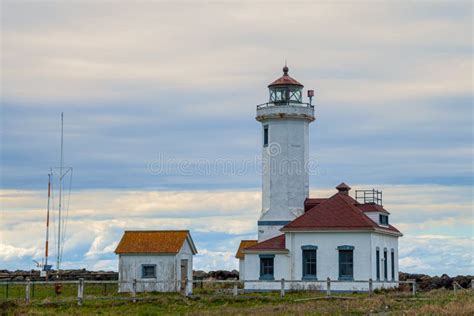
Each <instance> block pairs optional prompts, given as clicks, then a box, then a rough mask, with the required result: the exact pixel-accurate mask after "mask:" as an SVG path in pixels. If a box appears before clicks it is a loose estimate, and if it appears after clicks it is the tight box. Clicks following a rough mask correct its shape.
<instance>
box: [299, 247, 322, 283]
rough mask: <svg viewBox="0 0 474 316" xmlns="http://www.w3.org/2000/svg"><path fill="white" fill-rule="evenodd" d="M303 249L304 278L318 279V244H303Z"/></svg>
mask: <svg viewBox="0 0 474 316" xmlns="http://www.w3.org/2000/svg"><path fill="white" fill-rule="evenodd" d="M301 249H302V250H303V279H316V251H317V249H318V247H317V246H302V247H301Z"/></svg>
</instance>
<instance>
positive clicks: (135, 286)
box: [132, 279, 137, 303]
mask: <svg viewBox="0 0 474 316" xmlns="http://www.w3.org/2000/svg"><path fill="white" fill-rule="evenodd" d="M132 301H133V302H134V303H136V302H137V279H133V283H132Z"/></svg>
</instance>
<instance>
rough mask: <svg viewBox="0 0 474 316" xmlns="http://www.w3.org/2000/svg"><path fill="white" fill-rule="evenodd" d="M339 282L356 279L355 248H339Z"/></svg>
mask: <svg viewBox="0 0 474 316" xmlns="http://www.w3.org/2000/svg"><path fill="white" fill-rule="evenodd" d="M337 249H338V250H339V280H353V279H354V247H353V246H339V247H337Z"/></svg>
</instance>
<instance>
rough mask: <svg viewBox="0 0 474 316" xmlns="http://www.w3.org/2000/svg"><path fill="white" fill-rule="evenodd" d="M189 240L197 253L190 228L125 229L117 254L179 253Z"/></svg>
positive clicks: (116, 250)
mask: <svg viewBox="0 0 474 316" xmlns="http://www.w3.org/2000/svg"><path fill="white" fill-rule="evenodd" d="M186 239H187V240H188V241H189V244H190V246H191V249H192V251H193V253H197V250H196V247H195V246H194V242H193V240H192V239H191V235H190V234H189V231H188V230H145V231H144V230H140V231H125V233H124V234H123V236H122V239H121V240H120V242H119V244H118V246H117V248H116V249H115V253H116V254H134V253H170V254H174V253H178V252H179V251H180V250H181V248H182V247H183V244H184V241H185V240H186Z"/></svg>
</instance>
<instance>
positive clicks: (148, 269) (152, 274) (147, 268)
mask: <svg viewBox="0 0 474 316" xmlns="http://www.w3.org/2000/svg"><path fill="white" fill-rule="evenodd" d="M142 278H143V279H149V278H156V265H155V264H142Z"/></svg>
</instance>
